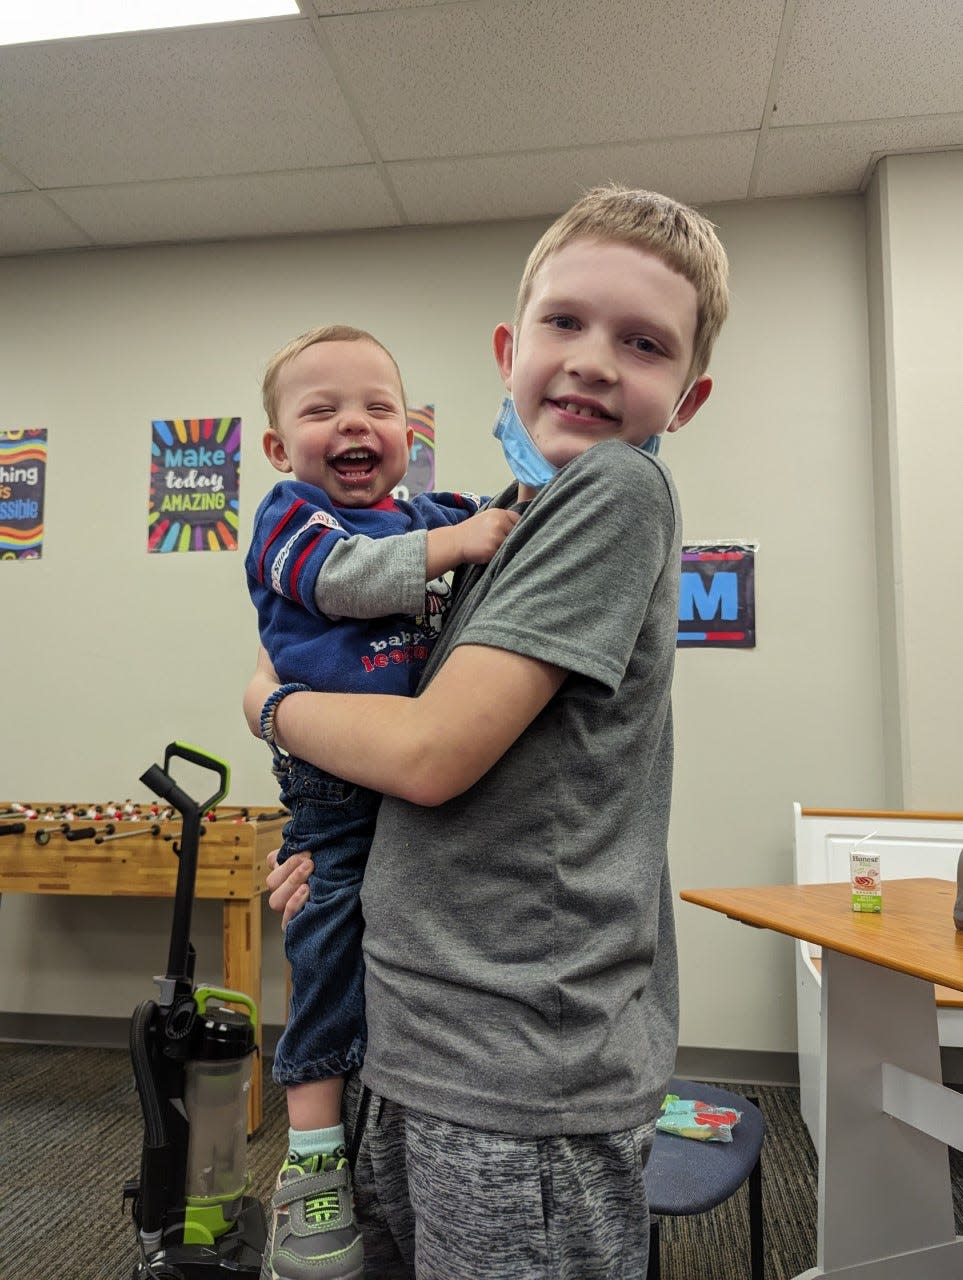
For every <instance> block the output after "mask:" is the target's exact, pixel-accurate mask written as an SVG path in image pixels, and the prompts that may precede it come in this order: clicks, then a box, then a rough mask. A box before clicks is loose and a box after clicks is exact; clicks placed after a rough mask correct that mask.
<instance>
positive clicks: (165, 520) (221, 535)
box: [147, 418, 241, 552]
mask: <svg viewBox="0 0 963 1280" xmlns="http://www.w3.org/2000/svg"><path fill="white" fill-rule="evenodd" d="M150 452H151V459H150V501H149V504H148V512H147V550H148V551H160V552H165V551H236V550H237V506H238V485H239V481H240V471H241V419H240V418H154V419H153V420H152V422H151V444H150Z"/></svg>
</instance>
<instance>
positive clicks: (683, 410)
mask: <svg viewBox="0 0 963 1280" xmlns="http://www.w3.org/2000/svg"><path fill="white" fill-rule="evenodd" d="M711 390H712V379H711V378H710V377H709V376H708V375H707V374H703V375H702V377H701V378H696V380H695V382H693V384H692V386H691V387H690V388H689V391H688V393H687V395H686V398H685V399H684V400H683V401H682V403H681V404H680V405H679V408H678V410H677V411H676V415H675V417H674V418H673V419H672V421H671V422H670V423H669V425H668V426H667V427H666V431H678V430H679V428H680V427H684V426H685V424H686V423H687V422H688V421H689V419H690V418H694V417H695V415H696V414H697V413H698V412H699V410H700V409H701V408H702V406H703V405H704V404H705V402H706V401H707V400H708V399H709V392H710V391H711Z"/></svg>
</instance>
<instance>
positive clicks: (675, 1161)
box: [645, 1077, 766, 1280]
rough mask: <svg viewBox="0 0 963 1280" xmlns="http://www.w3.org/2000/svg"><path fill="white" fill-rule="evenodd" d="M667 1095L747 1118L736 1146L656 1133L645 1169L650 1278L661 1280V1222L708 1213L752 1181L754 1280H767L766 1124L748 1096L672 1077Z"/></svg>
mask: <svg viewBox="0 0 963 1280" xmlns="http://www.w3.org/2000/svg"><path fill="white" fill-rule="evenodd" d="M667 1092H669V1093H675V1094H678V1096H679V1097H680V1098H696V1099H698V1100H700V1101H701V1102H708V1103H709V1104H710V1105H712V1106H714V1107H732V1108H734V1110H736V1111H741V1112H742V1119H741V1120H740V1121H739V1123H738V1124H737V1125H736V1127H735V1128H734V1129H733V1131H732V1141H731V1142H696V1141H694V1140H692V1139H691V1138H678V1137H675V1136H674V1135H673V1134H670V1133H656V1135H655V1143H654V1144H653V1147H652V1154H651V1155H650V1156H649V1163H648V1164H647V1165H646V1168H645V1193H646V1197H647V1199H648V1202H649V1214H650V1227H649V1269H648V1272H647V1273H646V1280H659V1276H660V1263H659V1218H662V1217H667V1216H671V1217H683V1216H687V1215H689V1214H693V1213H705V1212H706V1211H707V1210H709V1209H714V1208H715V1207H716V1205H719V1204H722V1202H723V1201H724V1200H728V1199H729V1197H730V1196H731V1195H733V1194H734V1193H735V1192H736V1191H738V1190H739V1188H740V1187H741V1186H742V1184H743V1183H744V1182H746V1181H747V1180H748V1182H749V1247H750V1256H751V1260H752V1269H751V1275H752V1280H763V1270H764V1266H765V1262H764V1258H763V1224H762V1167H761V1163H760V1161H761V1159H762V1144H763V1140H764V1139H765V1136H766V1122H765V1120H764V1119H763V1116H762V1112H761V1111H760V1110H759V1108H758V1107H757V1106H756V1105H755V1103H754V1102H751V1101H750V1100H749V1099H748V1098H744V1097H743V1096H742V1094H740V1093H730V1092H729V1091H728V1090H727V1089H715V1088H713V1087H712V1086H711V1085H708V1084H693V1083H692V1082H691V1081H689V1080H679V1079H677V1078H675V1077H673V1078H672V1079H671V1080H670V1081H669V1086H668V1090H667Z"/></svg>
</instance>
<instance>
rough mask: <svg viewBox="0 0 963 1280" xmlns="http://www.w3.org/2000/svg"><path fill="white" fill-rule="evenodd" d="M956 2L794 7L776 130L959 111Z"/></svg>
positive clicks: (870, 0) (962, 87)
mask: <svg viewBox="0 0 963 1280" xmlns="http://www.w3.org/2000/svg"><path fill="white" fill-rule="evenodd" d="M961 32H963V8H961V6H960V0H913V3H912V4H908V3H907V0H882V2H879V0H850V2H849V3H847V4H840V3H839V0H800V3H799V7H798V9H797V11H796V16H795V21H794V22H793V27H792V32H791V35H790V38H789V43H788V46H787V50H786V58H785V62H784V66H783V71H782V75H781V78H780V83H779V86H778V92H777V96H776V101H777V107H778V117H779V123H780V125H794V124H807V123H821V122H830V121H843V120H872V119H879V118H883V117H891V116H910V115H930V114H937V113H940V112H959V111H963V35H961Z"/></svg>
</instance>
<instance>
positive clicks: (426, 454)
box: [391, 404, 435, 500]
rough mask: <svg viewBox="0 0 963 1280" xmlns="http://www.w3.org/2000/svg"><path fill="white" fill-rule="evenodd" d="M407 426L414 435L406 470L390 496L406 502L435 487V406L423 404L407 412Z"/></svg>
mask: <svg viewBox="0 0 963 1280" xmlns="http://www.w3.org/2000/svg"><path fill="white" fill-rule="evenodd" d="M408 426H409V427H411V429H412V431H413V432H414V433H415V438H414V440H413V441H412V445H411V454H410V456H409V458H408V470H407V471H406V472H405V474H404V477H403V478H402V481H401V483H400V484H399V485H396V486H395V488H394V489H392V491H391V492H392V495H393V496H394V497H396V498H401V499H402V500H406V499H408V498H414V497H415V496H416V495H417V494H419V493H427V492H428V491H429V490H430V489H434V487H435V406H434V405H433V404H423V405H421V407H420V408H418V409H409V410H408Z"/></svg>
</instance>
